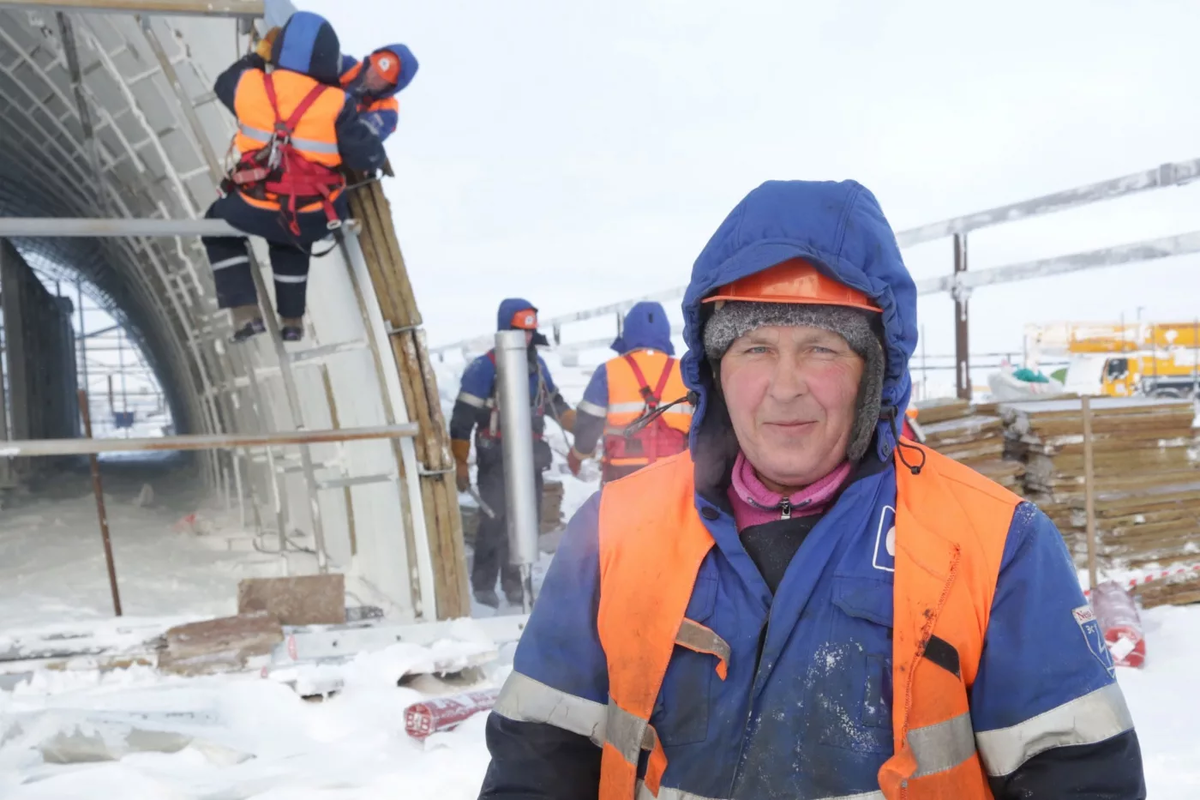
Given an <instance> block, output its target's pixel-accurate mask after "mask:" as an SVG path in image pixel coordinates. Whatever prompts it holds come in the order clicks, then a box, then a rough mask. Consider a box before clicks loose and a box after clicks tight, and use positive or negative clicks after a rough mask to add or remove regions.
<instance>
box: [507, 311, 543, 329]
mask: <svg viewBox="0 0 1200 800" xmlns="http://www.w3.org/2000/svg"><path fill="white" fill-rule="evenodd" d="M512 326H513V329H514V330H518V331H536V330H537V328H538V320H537V310H536V309H532V308H523V309H521V310H520V311H518V312H517V313H515V314H513V315H512Z"/></svg>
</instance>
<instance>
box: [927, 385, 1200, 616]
mask: <svg viewBox="0 0 1200 800" xmlns="http://www.w3.org/2000/svg"><path fill="white" fill-rule="evenodd" d="M1090 406H1091V416H1092V425H1091V428H1092V447H1093V476H1094V484H1093V486H1094V492H1095V497H1094V508H1095V515H1096V544H1097V556H1098V559H1099V564H1100V566H1101V568H1102V569H1108V570H1111V569H1135V570H1141V569H1143V568H1145V567H1146V566H1147V565H1151V564H1161V565H1163V566H1169V565H1172V564H1180V563H1191V562H1195V561H1200V443H1198V440H1197V438H1196V432H1195V430H1194V429H1193V419H1194V416H1195V411H1194V407H1193V405H1192V403H1191V401H1188V400H1168V399H1150V398H1109V397H1102V398H1093V399H1092V400H1091V401H1090ZM918 422H919V423H920V424H921V426H922V429H923V430H924V432H925V435H926V444H927V445H928V446H930V447H932V448H933V449H935V450H937V451H939V452H942V453H944V454H946V455H948V456H950V457H952V458H954V459H956V460H958V461H961V462H963V463H964V464H967V465H968V466H970V467H972V468H973V469H976V470H978V471H979V472H981V473H983V474H984V475H987V476H988V477H990V478H992V479H993V480H995V481H996V482H998V483H1000V484H1001V485H1003V486H1006V487H1007V488H1009V489H1011V490H1012V491H1014V492H1016V493H1017V494H1018V495H1023V496H1024V497H1025V498H1026V499H1028V500H1031V501H1033V502H1035V503H1037V505H1038V506H1039V507H1040V508H1041V509H1042V510H1043V511H1044V512H1045V513H1046V514H1047V516H1049V517H1050V519H1051V520H1052V521H1053V522H1054V523H1055V525H1056V526H1057V527H1058V529H1059V530H1060V531H1061V532H1062V534H1063V537H1064V538H1065V539H1066V541H1067V544H1068V547H1070V549H1071V551H1072V553H1073V554H1074V556H1075V558H1076V563H1077V564H1079V565H1080V566H1082V565H1083V564H1084V563H1086V558H1087V540H1086V534H1087V514H1086V502H1085V501H1086V491H1085V478H1084V442H1083V408H1082V403H1081V401H1080V400H1079V399H1078V398H1072V399H1056V400H1045V401H1028V402H1016V403H1002V404H999V405H996V404H984V405H979V404H976V405H971V404H969V403H966V402H964V401H960V400H945V401H935V402H933V403H930V404H923V405H922V406H921V408H920V413H919V416H918ZM1134 592H1135V593H1137V594H1140V595H1141V596H1142V599H1143V602H1144V604H1145V605H1146V607H1150V606H1153V605H1162V604H1164V603H1187V602H1197V601H1200V571H1194V570H1193V571H1187V572H1184V573H1180V574H1179V575H1176V576H1173V577H1171V578H1169V579H1166V580H1161V581H1153V582H1150V583H1146V584H1144V585H1140V586H1138V587H1137V588H1136V589H1135V590H1134Z"/></svg>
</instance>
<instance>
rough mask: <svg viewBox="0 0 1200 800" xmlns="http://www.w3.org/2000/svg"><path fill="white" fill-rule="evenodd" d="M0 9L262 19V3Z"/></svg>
mask: <svg viewBox="0 0 1200 800" xmlns="http://www.w3.org/2000/svg"><path fill="white" fill-rule="evenodd" d="M0 8H16V9H24V10H27V11H32V10H39V11H76V12H80V13H100V14H167V15H170V16H176V17H233V18H236V19H258V18H259V17H262V16H263V0H0Z"/></svg>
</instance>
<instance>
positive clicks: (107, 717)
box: [0, 362, 1200, 800]
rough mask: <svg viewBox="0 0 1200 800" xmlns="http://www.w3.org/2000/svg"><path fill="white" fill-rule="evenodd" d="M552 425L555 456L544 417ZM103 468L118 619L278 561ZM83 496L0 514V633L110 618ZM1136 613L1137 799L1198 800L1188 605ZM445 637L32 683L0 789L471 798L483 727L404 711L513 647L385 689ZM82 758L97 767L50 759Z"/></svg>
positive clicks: (189, 612) (23, 502) (1, 714)
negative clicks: (440, 728) (462, 669)
mask: <svg viewBox="0 0 1200 800" xmlns="http://www.w3.org/2000/svg"><path fill="white" fill-rule="evenodd" d="M551 369H552V370H553V371H554V376H555V378H556V380H558V382H559V384H560V385H561V386H562V387H563V391H564V394H565V395H566V396H567V398H568V400H570V401H571V402H576V401H577V400H578V399H579V397H580V395H581V394H582V390H583V386H584V385H585V384H586V381H587V377H588V375H589V374H590V372H591V369H590V367H564V366H562V365H561V364H558V363H556V362H551ZM440 371H444V372H445V373H446V374H444V375H439V378H440V380H441V385H442V390H443V393H444V395H446V397H444V399H445V400H446V401H452V399H453V395H454V393H455V391H456V389H457V370H456V368H455V366H454V365H451V364H447V365H445V366H444V367H443V369H442V370H440ZM447 410H448V409H447ZM550 434H551V441H552V444H553V446H554V448H555V449H556V450H558V451H560V453H561V452H565V450H566V441H565V439H564V438H563V437H562V436H561V434H560V433H559V432H558V431H557V430H556V429H555V428H553V426H551V429H550ZM110 470H111V473H112V476H111V478H110V479H109V480H108V482H107V484H106V488H107V490H108V492H109V493H110V498H109V518H110V524H111V527H112V537H113V546H114V551H115V554H116V562H117V569H118V574H119V576H120V578H121V588H122V600H123V601H124V603H125V607H126V613H127V614H130V615H132V616H134V617H138V616H150V615H158V616H161V615H171V616H173V617H178V618H181V619H184V618H197V617H208V616H214V615H223V614H228V613H231V612H233V611H234V607H235V597H236V584H237V581H238V580H239V579H240V578H242V577H246V576H247V575H255V574H276V572H275V570H277V568H278V567H277V561H276V560H275V557H274V556H270V555H264V554H260V553H257V552H255V551H254V550H253V549H251V548H248V547H246V543H247V539H248V535H247V534H246V533H245V532H244V531H241V530H239V529H237V527H236V526H235V525H231V523H230V517H229V516H228V515H226V516H222V511H221V509H216V510H213V509H211V508H207V507H204V506H203V504H202V503H201V502H200V498H197V497H194V496H192V495H191V494H190V493H189V491H188V489H187V481H182V482H180V481H179V479H177V478H173V477H172V473H170V472H168V471H166V470H158V471H157V477H155V479H154V480H153V481H152V485H154V488H155V500H154V503H153V504H151V505H150V506H147V507H140V506H137V505H134V504H133V502H132V501H133V499H134V497H135V496H137V494H138V492H139V489H140V487H141V482H142V477H141V475H142V473H140V472H138V467H137V465H136V464H133V465H129V464H120V465H117V464H114V465H112V466H111V467H110ZM552 471H553V472H554V473H555V477H557V478H559V479H560V480H562V482H563V484H564V488H565V498H564V512H565V513H566V515H567V516H569V515H570V513H572V512H573V511H574V509H575V508H577V507H578V506H579V505H580V504H581V503H582V502H584V500H586V499H587V497H588V496H589V495H590V494H591V493H592V492H593V491H594V490H595V487H596V478H597V475H596V471H595V470H594V469H591V470H590V471H589V472H588V473H586V474H585V478H586V480H578V479H575V478H574V477H572V476H570V475H569V473H567V472H566V471H565V466H564V464H563V463H562V459H561V457H560V458H556V463H555V465H554V467H553V468H552ZM93 502H94V501H93V500H92V497H91V495H90V493H89V491H88V484H87V480H86V474H84V473H82V472H81V473H79V474H76V475H74V476H68V477H67V478H64V479H62V480H61V481H58V482H56V484H55V485H53V486H51V487H48V488H47V489H46V490H45V493H44V494H43V495H42V496H40V497H39V498H38V499H36V500H33V499H31V498H25V499H22V498H16V499H15V500H14V501H13V502H12V503H10V504H9V506H8V507H6V508H5V509H4V510H3V511H0V639H3V635H11V634H13V633H14V632H15V631H18V630H21V629H30V628H35V629H40V630H47V629H48V628H47V626H51V625H54V626H57V627H59V628H60V629H61V628H63V627H64V626H74V625H76V624H77V623H79V622H86V621H91V623H90V624H100V623H99V621H101V620H105V619H107V618H108V617H109V616H110V600H109V594H108V586H107V578H106V576H105V570H104V563H103V555H102V551H101V547H100V537H99V532H98V531H97V529H96V520H95V507H94V505H93ZM198 506H199V507H201V508H202V511H201V518H202V519H205V518H207V519H209V520H210V524H209V525H207V526H205V525H201V526H200V527H201V528H202V529H204V530H206V531H207V533H202V534H197V533H195V532H194V531H192V530H191V529H190V528H189V527H188V526H184V528H183V529H180V528H178V527H177V526H176V523H177V522H178V521H179V519H180V517H182V516H183V515H184V514H187V513H190V512H191V511H193V510H195V509H196V508H197V507H198ZM546 563H548V559H546V560H544V561H543V562H542V563H541V564H539V565H538V567H537V569H536V570H535V579H540V576H541V574H542V573H543V571H544V568H545V566H546ZM515 611H516V610H515V609H511V608H507V607H506V608H502V609H501V611H500V613H515ZM490 613H493V612H490V610H483V609H480V610H479V611H478V614H477V615H479V616H484V615H487V614H490ZM127 621H131V620H127ZM1143 622H1144V626H1145V632H1146V638H1147V642H1148V656H1147V660H1146V665H1145V667H1144V669H1142V670H1121V671H1119V673H1118V676H1119V679H1120V682H1121V684H1122V686H1123V687H1124V689H1125V692H1126V696H1127V698H1128V700H1129V704H1130V707H1131V708H1132V710H1133V714H1134V719H1135V721H1136V722H1137V725H1138V729H1139V734H1140V737H1141V742H1142V749H1143V755H1144V757H1145V762H1146V771H1147V779H1148V783H1149V789H1150V797H1152V798H1156V800H1158V799H1159V798H1162V799H1163V800H1172V799H1174V798H1178V799H1179V800H1183V798H1187V799H1188V800H1191V798H1195V797H1197V796H1198V795H1200V693H1198V692H1197V691H1196V688H1195V679H1196V677H1197V675H1198V674H1200V673H1198V672H1197V667H1196V665H1197V664H1200V606H1195V607H1190V608H1170V607H1168V608H1159V609H1154V610H1152V611H1149V612H1146V613H1145V614H1144V615H1143ZM108 627H109V628H112V627H113V626H112V625H111V623H110V624H109V625H108ZM0 644H2V642H0ZM460 646H462V645H459V644H457V643H453V642H440V643H437V644H435V645H432V646H431V647H430V648H424V647H420V646H417V645H412V644H397V645H393V646H392V647H390V648H388V649H386V650H383V651H379V652H375V653H367V654H362V655H360V656H359V657H358V658H357V659H355V660H354V661H352V662H350V663H347V664H343V665H339V666H334V667H326V668H323V669H325V670H327V671H332V673H335V674H336V675H337V676H338V677H339V678H341V680H342V682H343V689H342V690H341V692H340V693H338V694H337V695H335V696H333V697H331V698H329V699H327V700H325V701H324V702H311V701H307V700H304V699H302V698H301V697H300V696H298V695H297V694H296V693H295V692H294V691H293V690H292V689H291V688H289V687H288V686H286V685H284V684H282V683H277V682H275V681H273V680H270V679H267V678H262V677H259V676H258V675H238V676H224V677H204V678H191V679H187V678H178V677H164V676H161V675H157V674H156V673H154V672H153V671H151V670H150V669H148V668H146V667H132V668H129V669H123V670H116V671H113V672H109V673H105V674H100V673H98V672H94V671H72V672H39V673H36V674H35V675H34V676H33V677H32V678H31V679H29V680H26V681H24V682H23V683H21V684H18V685H17V686H16V687H15V688H13V689H12V690H11V691H0V798H3V800H32V799H33V798H39V799H40V798H94V797H120V798H122V800H140V799H141V798H146V799H147V800H150V798H154V799H155V800H158V799H159V798H167V799H170V800H174V799H176V798H177V799H178V800H241V799H242V798H256V799H257V800H351V798H364V799H365V798H379V797H403V798H413V799H414V800H424V798H430V800H432V799H433V798H437V800H468V798H474V797H475V796H476V795H477V792H478V789H479V785H480V782H481V781H482V778H483V774H484V771H485V769H486V767H487V760H488V755H487V750H486V747H485V744H484V736H483V724H484V716H483V715H476V716H475V717H473V718H471V719H469V720H468V721H467V722H465V723H464V724H463V725H461V726H460V727H459V728H458V729H457V730H454V731H452V732H448V733H440V734H435V735H434V736H433V737H431V738H429V739H428V740H426V741H424V742H421V741H417V740H414V739H411V738H409V737H408V736H407V735H406V733H405V732H404V716H403V712H404V709H405V708H406V707H407V706H408V705H409V704H411V703H413V702H415V701H418V700H420V699H422V698H424V697H428V696H430V695H436V694H443V693H447V692H452V691H460V690H462V689H464V688H468V687H469V688H479V687H495V686H499V685H500V684H501V683H502V682H503V679H504V677H505V676H506V675H507V673H508V672H509V670H510V669H511V655H512V649H511V646H507V647H505V648H502V649H501V650H500V659H499V660H498V661H496V662H493V663H492V664H489V665H488V666H487V667H485V668H484V669H483V670H482V671H480V672H479V673H477V674H474V675H472V676H471V677H470V678H469V679H468V682H465V683H462V684H461V685H458V686H451V685H448V684H445V683H442V682H439V681H437V680H435V679H433V678H432V677H430V676H422V677H419V678H417V679H416V680H415V681H414V682H412V683H410V684H407V685H405V686H403V687H399V686H397V685H396V676H398V675H400V674H403V673H405V672H406V671H408V670H410V669H419V668H420V667H421V665H422V664H427V663H428V662H429V661H430V660H431V659H432V658H433V657H434V655H435V654H436V655H438V656H439V657H443V656H444V655H445V654H446V650H447V648H450V649H453V648H455V647H460ZM476 646H478V643H476ZM0 649H2V647H0ZM85 750H86V751H88V752H91V753H92V756H91V757H92V758H93V759H96V760H94V761H91V762H88V763H71V764H65V763H56V760H58V761H63V760H67V758H66V757H67V755H68V754H71V753H73V754H75V757H78V754H79V753H80V752H82V751H85ZM103 759H107V760H103Z"/></svg>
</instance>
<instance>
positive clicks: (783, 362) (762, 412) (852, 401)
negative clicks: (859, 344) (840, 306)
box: [720, 326, 864, 491]
mask: <svg viewBox="0 0 1200 800" xmlns="http://www.w3.org/2000/svg"><path fill="white" fill-rule="evenodd" d="M863 367H864V362H863V359H862V357H861V356H859V355H858V354H857V353H855V352H854V351H853V350H851V349H850V345H848V344H847V343H846V340H845V339H843V338H842V337H841V336H838V335H837V334H836V333H832V332H830V331H826V330H822V329H820V328H808V327H792V326H773V327H765V328H759V329H758V330H754V331H751V332H749V333H747V334H745V335H744V336H742V337H740V338H739V339H737V340H736V341H735V342H734V343H733V345H732V346H730V348H729V350H728V351H726V353H725V355H724V356H723V357H722V358H721V370H720V371H721V390H722V392H724V394H725V402H726V404H727V405H728V407H729V417H730V420H731V421H732V422H733V430H734V433H735V434H736V435H737V440H738V444H739V445H740V446H741V449H742V452H743V453H744V454H745V455H746V458H747V459H748V460H749V461H750V464H751V465H752V466H753V467H754V469H755V471H756V472H757V473H758V476H759V477H760V478H761V479H762V480H763V482H764V483H765V484H766V485H767V486H768V487H769V488H771V489H773V490H775V491H784V490H790V491H794V490H796V489H799V488H801V487H803V486H807V485H809V484H810V483H814V482H815V481H818V480H820V479H821V478H823V477H825V476H826V475H828V474H829V473H830V472H832V471H833V470H834V469H835V468H836V467H837V466H838V465H839V464H841V463H842V461H844V460H845V459H846V448H847V447H848V445H849V443H850V432H851V429H852V428H853V426H854V414H855V409H856V407H857V401H858V386H859V382H860V380H861V379H862V374H863Z"/></svg>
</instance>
